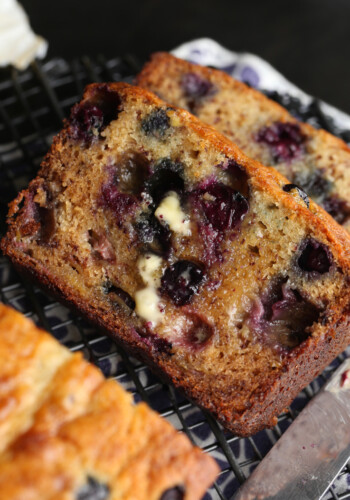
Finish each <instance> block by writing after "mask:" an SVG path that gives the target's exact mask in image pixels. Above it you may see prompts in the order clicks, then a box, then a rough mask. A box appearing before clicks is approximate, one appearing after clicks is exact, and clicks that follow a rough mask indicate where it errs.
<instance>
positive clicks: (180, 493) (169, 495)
mask: <svg viewBox="0 0 350 500" xmlns="http://www.w3.org/2000/svg"><path fill="white" fill-rule="evenodd" d="M184 498H185V488H184V487H183V486H182V485H180V486H174V487H173V488H169V489H168V490H166V491H164V493H163V494H162V496H161V497H160V499H159V500H183V499H184Z"/></svg>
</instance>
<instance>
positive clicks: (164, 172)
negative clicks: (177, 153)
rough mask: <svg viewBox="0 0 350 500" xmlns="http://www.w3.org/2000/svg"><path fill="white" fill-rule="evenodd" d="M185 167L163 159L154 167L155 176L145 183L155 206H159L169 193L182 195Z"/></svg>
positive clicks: (146, 190)
mask: <svg viewBox="0 0 350 500" xmlns="http://www.w3.org/2000/svg"><path fill="white" fill-rule="evenodd" d="M183 170H184V168H183V165H182V163H180V162H176V161H172V160H171V159H170V158H163V159H162V160H160V161H158V162H157V163H156V165H155V166H154V171H153V174H152V175H151V176H150V177H149V178H148V179H147V180H146V182H145V187H144V189H145V192H146V193H147V194H149V195H150V196H151V197H152V199H153V202H154V205H155V206H158V205H159V202H160V201H161V199H162V198H163V197H164V196H165V195H166V193H168V192H169V191H177V192H178V193H180V194H181V192H182V191H183V189H184V185H185V183H184V180H183Z"/></svg>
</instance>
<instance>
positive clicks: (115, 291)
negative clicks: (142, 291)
mask: <svg viewBox="0 0 350 500" xmlns="http://www.w3.org/2000/svg"><path fill="white" fill-rule="evenodd" d="M102 290H103V293H105V294H107V295H108V298H109V300H110V301H111V302H112V303H115V304H116V305H121V302H122V303H123V304H125V305H126V306H127V307H128V308H129V309H131V310H134V309H135V301H134V299H133V298H132V297H131V295H129V294H128V292H126V291H125V290H123V289H122V288H119V287H117V286H115V285H113V283H112V282H111V281H109V280H108V281H106V283H104V284H103V285H102ZM123 304H122V305H123Z"/></svg>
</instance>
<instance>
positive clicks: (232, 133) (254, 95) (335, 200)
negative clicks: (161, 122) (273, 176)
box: [137, 53, 350, 230]
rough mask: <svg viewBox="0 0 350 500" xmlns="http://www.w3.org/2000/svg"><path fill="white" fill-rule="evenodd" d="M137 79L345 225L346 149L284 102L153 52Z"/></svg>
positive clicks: (348, 198)
mask: <svg viewBox="0 0 350 500" xmlns="http://www.w3.org/2000/svg"><path fill="white" fill-rule="evenodd" d="M137 84H138V85H140V86H141V87H145V88H147V89H148V90H151V91H152V92H155V93H156V94H158V95H159V96H160V97H161V98H162V99H164V100H165V101H167V102H169V103H172V104H175V105H176V106H179V107H181V108H184V109H188V110H189V111H191V113H193V114H195V115H196V116H198V118H199V119H200V120H202V121H204V122H205V123H208V124H209V125H212V126H213V127H215V128H216V129H217V130H218V131H219V132H221V133H222V134H224V135H226V136H227V137H228V138H229V139H231V140H232V141H233V142H235V143H236V144H237V145H238V147H239V148H240V149H242V151H243V152H244V153H246V154H247V155H248V156H250V157H251V158H254V159H255V160H258V161H261V163H263V164H264V165H272V166H273V167H274V168H276V169H277V170H278V171H279V172H281V173H282V174H283V175H285V176H286V177H287V178H288V179H289V180H290V181H291V183H292V184H296V185H297V186H299V187H300V188H302V189H303V190H304V191H305V192H306V193H307V194H308V195H309V196H310V197H311V198H312V199H313V200H314V201H316V203H318V204H319V205H321V206H322V207H323V208H324V209H325V210H326V211H327V212H328V213H330V214H331V215H332V216H333V217H334V219H335V220H336V221H337V222H338V223H340V224H342V225H345V226H346V227H347V228H348V230H350V149H349V147H348V146H347V145H346V144H345V143H344V142H343V141H341V140H340V139H337V138H336V137H334V136H332V135H331V134H329V133H327V132H325V131H324V130H316V129H314V128H313V127H311V126H310V125H308V124H305V123H301V122H299V121H298V120H296V119H295V118H293V117H292V116H291V115H290V114H289V113H288V112H287V111H286V110H285V109H284V108H283V107H281V106H280V105H278V104H276V103H275V102H273V101H271V100H270V99H268V98H267V97H265V96H264V95H263V94H261V93H260V92H258V91H256V90H254V89H251V88H249V87H247V86H246V85H245V84H244V83H241V82H238V81H237V80H234V79H233V78H231V77H230V76H229V75H227V74H226V73H224V72H223V71H218V70H214V69H210V68H206V67H202V66H198V65H196V64H192V63H189V62H187V61H184V60H182V59H177V58H176V57H174V56H172V55H170V54H167V53H157V54H154V55H153V57H152V59H151V61H150V62H149V63H148V64H146V66H145V67H144V69H143V70H142V72H141V73H140V75H139V76H138V77H137Z"/></svg>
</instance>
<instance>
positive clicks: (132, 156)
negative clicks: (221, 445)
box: [109, 152, 150, 196]
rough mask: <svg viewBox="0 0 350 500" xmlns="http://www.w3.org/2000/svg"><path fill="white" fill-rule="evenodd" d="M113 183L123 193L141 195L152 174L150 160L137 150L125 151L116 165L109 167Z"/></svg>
mask: <svg viewBox="0 0 350 500" xmlns="http://www.w3.org/2000/svg"><path fill="white" fill-rule="evenodd" d="M109 170H110V172H111V175H112V176H113V183H114V184H115V185H116V186H118V189H119V191H120V192H121V193H126V194H134V195H136V196H139V195H140V193H141V191H142V189H143V186H144V183H145V181H146V179H147V178H148V177H149V175H150V162H149V161H148V159H147V158H146V157H145V156H144V155H142V154H140V153H136V152H128V153H125V154H124V155H123V156H122V157H120V158H118V161H117V162H116V164H115V165H113V166H111V167H109Z"/></svg>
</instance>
